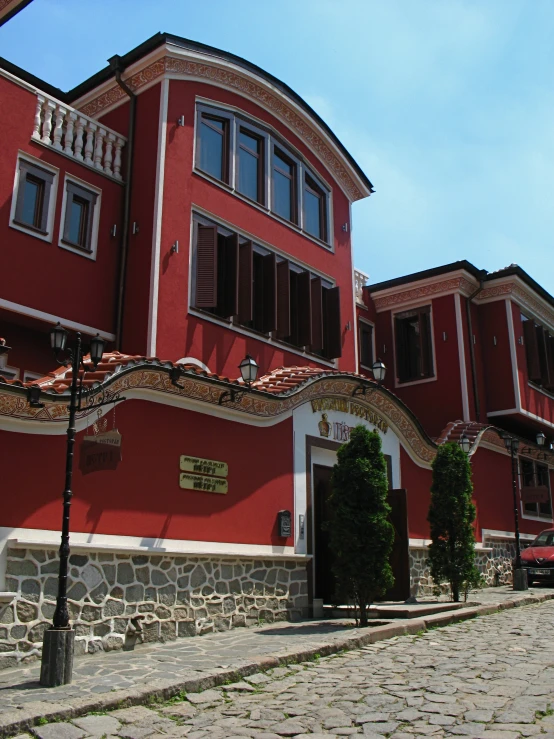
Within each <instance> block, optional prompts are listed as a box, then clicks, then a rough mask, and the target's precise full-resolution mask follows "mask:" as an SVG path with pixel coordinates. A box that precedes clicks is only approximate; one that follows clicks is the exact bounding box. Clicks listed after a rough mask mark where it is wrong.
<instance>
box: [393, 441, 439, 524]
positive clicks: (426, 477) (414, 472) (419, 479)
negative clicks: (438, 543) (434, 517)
mask: <svg viewBox="0 0 554 739" xmlns="http://www.w3.org/2000/svg"><path fill="white" fill-rule="evenodd" d="M400 471H401V472H400V474H401V479H402V487H403V488H405V489H406V494H407V498H408V527H409V531H410V539H428V538H429V523H428V521H427V514H428V513H429V504H430V502H431V481H432V473H431V470H427V469H424V468H423V467H419V466H418V465H417V464H415V462H412V460H411V458H410V457H409V456H408V453H407V452H406V451H405V450H404V448H403V447H402V446H401V447H400Z"/></svg>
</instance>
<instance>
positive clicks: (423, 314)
mask: <svg viewBox="0 0 554 739" xmlns="http://www.w3.org/2000/svg"><path fill="white" fill-rule="evenodd" d="M395 330H396V371H397V374H398V381H399V382H410V381H414V380H422V379H424V378H427V377H432V376H433V375H434V370H433V351H432V345H431V308H430V306H425V307H424V308H417V309H415V310H410V311H405V312H404V313H398V314H397V315H396V316H395Z"/></svg>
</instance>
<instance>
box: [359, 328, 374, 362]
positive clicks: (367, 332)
mask: <svg viewBox="0 0 554 739" xmlns="http://www.w3.org/2000/svg"><path fill="white" fill-rule="evenodd" d="M359 337H360V364H361V365H362V367H367V368H368V369H371V367H373V326H371V325H370V324H369V323H365V321H360V331H359Z"/></svg>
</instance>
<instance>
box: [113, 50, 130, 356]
mask: <svg viewBox="0 0 554 739" xmlns="http://www.w3.org/2000/svg"><path fill="white" fill-rule="evenodd" d="M108 63H109V65H110V67H111V68H112V70H113V72H114V74H115V80H116V82H117V84H118V85H119V86H120V87H121V89H122V90H123V92H125V93H126V94H127V95H128V96H129V99H130V102H129V131H128V135H127V156H126V165H125V196H124V199H123V227H122V229H121V254H120V259H119V287H118V292H117V306H116V317H115V348H116V350H117V351H121V335H122V332H123V308H124V301H125V287H126V281H127V255H128V253H129V214H130V210H131V189H132V188H131V182H132V176H133V158H134V149H135V120H136V111H137V96H136V95H135V93H134V92H133V91H132V90H131V88H130V87H129V86H128V85H127V84H125V82H123V80H122V79H121V72H122V71H123V70H122V64H121V57H120V56H119V54H116V55H115V56H112V57H111V59H108Z"/></svg>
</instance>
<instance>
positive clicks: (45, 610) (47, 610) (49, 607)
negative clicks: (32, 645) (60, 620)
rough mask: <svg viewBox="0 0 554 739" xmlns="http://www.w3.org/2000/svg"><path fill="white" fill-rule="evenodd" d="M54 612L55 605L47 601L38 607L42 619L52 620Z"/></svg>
mask: <svg viewBox="0 0 554 739" xmlns="http://www.w3.org/2000/svg"><path fill="white" fill-rule="evenodd" d="M55 610H56V604H55V603H51V602H50V603H49V602H48V601H44V602H43V603H42V605H41V607H40V612H41V614H42V617H43V618H46V619H48V620H51V619H52V618H54V612H55Z"/></svg>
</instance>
